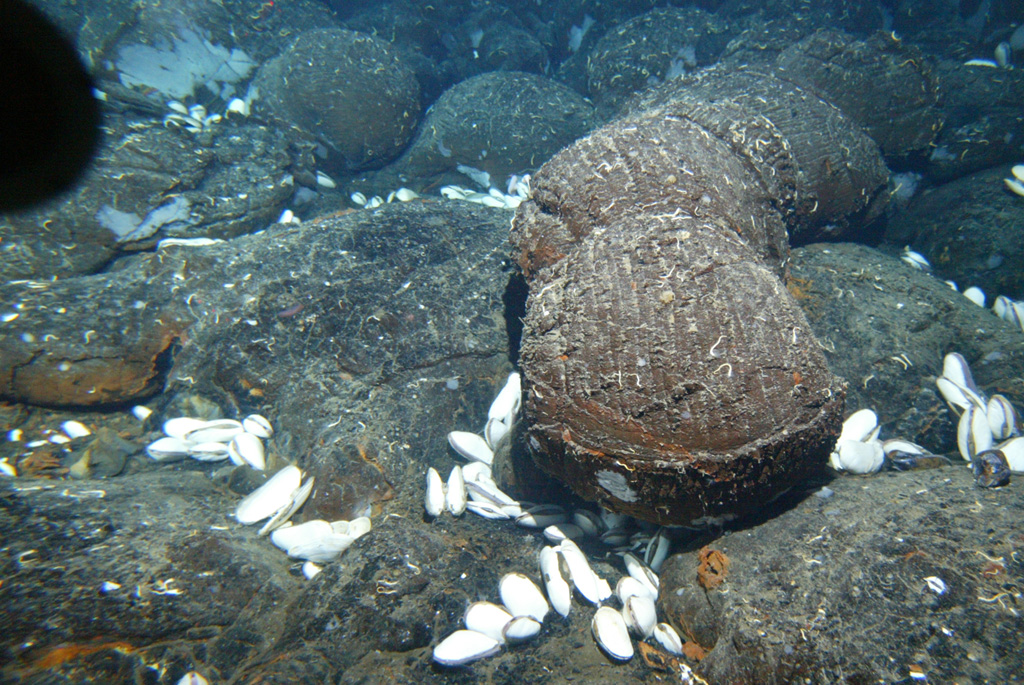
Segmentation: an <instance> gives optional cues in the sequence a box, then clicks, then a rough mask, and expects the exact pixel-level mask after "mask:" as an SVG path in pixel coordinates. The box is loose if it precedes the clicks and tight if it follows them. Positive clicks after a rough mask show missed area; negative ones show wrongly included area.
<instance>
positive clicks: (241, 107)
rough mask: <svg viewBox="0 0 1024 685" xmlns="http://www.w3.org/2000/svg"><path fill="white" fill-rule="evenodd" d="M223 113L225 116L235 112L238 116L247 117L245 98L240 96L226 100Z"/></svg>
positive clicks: (247, 107) (247, 106)
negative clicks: (226, 103) (225, 107)
mask: <svg viewBox="0 0 1024 685" xmlns="http://www.w3.org/2000/svg"><path fill="white" fill-rule="evenodd" d="M224 114H225V116H230V115H232V114H237V115H239V116H243V117H247V116H249V105H248V104H246V102H245V100H243V99H242V98H232V99H231V100H230V101H229V102H228V106H227V109H225V110H224Z"/></svg>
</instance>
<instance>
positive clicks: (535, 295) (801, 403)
mask: <svg viewBox="0 0 1024 685" xmlns="http://www.w3.org/2000/svg"><path fill="white" fill-rule="evenodd" d="M645 104H646V107H645V108H644V109H641V110H640V111H638V112H636V113H634V114H632V115H631V116H629V117H627V118H624V119H621V120H618V121H615V122H612V123H611V124H609V125H607V126H606V127H604V128H602V129H599V130H598V131H596V132H595V133H594V134H592V135H591V136H589V137H588V138H586V139H583V140H581V141H578V142H577V143H576V144H574V145H573V146H572V147H570V148H568V149H566V150H564V151H563V152H561V153H559V154H558V155H556V156H555V157H554V158H553V159H552V160H551V161H549V162H548V163H547V164H546V165H545V166H544V167H543V168H542V169H541V171H540V172H539V173H538V174H537V176H536V177H535V183H534V196H533V200H532V201H531V202H529V203H526V204H524V205H523V206H522V207H521V208H520V211H519V213H518V214H517V216H516V221H515V225H514V229H513V245H514V249H513V252H514V255H515V259H516V260H517V262H518V264H519V266H520V268H521V269H522V272H523V274H524V276H525V277H526V280H527V283H528V285H529V288H530V299H529V302H528V305H527V315H526V319H525V330H524V335H523V345H522V353H521V354H522V359H521V363H522V368H523V371H524V373H525V378H526V381H527V390H526V410H527V414H528V417H529V421H530V428H529V438H528V441H529V444H530V447H531V448H532V452H533V455H534V458H535V460H536V461H538V463H539V464H540V465H541V467H542V468H543V469H545V470H546V471H548V472H549V473H551V474H553V475H555V476H557V477H558V478H560V479H562V480H564V481H565V482H567V483H568V484H569V485H570V486H571V487H572V488H573V489H574V490H575V491H576V492H577V493H579V494H580V495H581V496H583V497H585V498H587V499H591V500H598V501H600V502H601V503H602V504H603V505H605V506H607V507H610V508H612V509H615V510H617V511H622V512H625V513H629V514H631V515H633V516H636V517H638V518H643V519H647V520H650V521H656V522H659V523H663V524H667V523H682V522H686V521H690V520H694V519H698V518H701V517H704V516H714V515H720V514H725V513H744V512H748V511H751V510H755V509H757V508H758V507H760V506H763V505H764V503H765V502H767V501H769V500H770V499H771V498H772V497H774V496H776V495H778V494H779V493H781V492H783V491H784V490H786V489H788V488H790V487H792V485H793V484H794V483H796V482H798V481H799V480H800V479H802V478H804V477H806V476H808V475H810V474H812V473H813V472H814V471H816V470H817V469H819V468H820V467H821V466H822V464H823V462H824V458H825V455H827V453H828V451H829V449H830V448H831V446H832V443H833V442H834V439H835V435H836V431H837V428H838V426H839V423H840V420H841V414H842V409H843V396H844V393H845V387H844V384H843V383H842V381H840V380H839V379H837V378H836V377H835V376H833V375H832V374H831V373H830V372H829V370H828V367H827V365H826V363H825V359H824V357H823V355H822V352H821V350H820V348H819V347H818V343H817V341H816V340H815V338H814V334H813V333H812V332H811V330H810V328H809V326H808V325H807V322H806V320H805V319H804V317H803V315H802V313H801V312H800V311H799V308H798V306H797V305H796V303H795V302H794V300H793V299H792V297H791V296H790V295H789V293H788V292H787V291H786V289H785V288H784V287H783V285H782V282H781V280H780V279H779V275H780V273H781V272H782V271H783V269H784V264H785V261H786V259H787V257H788V242H787V228H788V227H793V228H796V227H800V226H807V225H814V224H818V223H828V224H830V225H831V224H839V223H841V222H843V221H844V220H845V219H846V218H847V217H850V216H852V215H856V216H858V217H861V218H863V217H866V216H870V215H871V214H872V213H873V212H875V211H877V206H878V204H879V203H878V202H876V200H877V198H878V196H879V193H880V191H881V189H882V188H883V184H884V182H885V178H886V173H885V168H884V165H883V164H882V161H881V157H880V155H879V152H878V148H877V147H876V146H875V145H874V144H873V143H872V142H871V140H870V139H868V138H867V137H866V136H865V135H864V134H863V133H861V132H860V131H859V129H858V128H857V127H856V126H855V125H854V124H853V123H852V122H851V121H850V120H849V119H846V118H845V117H843V116H842V114H841V113H840V112H839V111H838V110H836V109H835V108H834V107H831V106H830V105H828V104H826V103H824V102H822V101H821V100H820V99H818V98H817V97H815V96H813V95H811V94H809V93H807V92H805V91H803V90H802V89H800V88H799V87H796V86H793V85H792V84H789V83H787V82H785V81H782V80H780V79H777V78H774V77H773V76H771V75H770V74H768V73H756V72H736V73H725V72H723V71H712V73H711V74H710V75H708V76H705V77H702V78H700V79H683V80H680V81H678V82H673V83H671V84H669V85H668V86H667V87H666V89H664V90H663V91H661V92H658V93H656V94H655V95H653V96H651V97H649V98H648V99H647V102H646V103H645ZM798 198H799V201H798Z"/></svg>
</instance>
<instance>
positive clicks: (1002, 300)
mask: <svg viewBox="0 0 1024 685" xmlns="http://www.w3.org/2000/svg"><path fill="white" fill-rule="evenodd" d="M1012 308H1013V300H1011V299H1010V298H1008V297H1007V296H1006V295H999V296H998V297H996V300H995V302H993V303H992V311H993V312H994V313H995V315H996V316H998V317H999V318H1000V319H1003V320H1004V321H1009V319H1008V318H1007V316H1008V315H1009V312H1010V311H1011V310H1012Z"/></svg>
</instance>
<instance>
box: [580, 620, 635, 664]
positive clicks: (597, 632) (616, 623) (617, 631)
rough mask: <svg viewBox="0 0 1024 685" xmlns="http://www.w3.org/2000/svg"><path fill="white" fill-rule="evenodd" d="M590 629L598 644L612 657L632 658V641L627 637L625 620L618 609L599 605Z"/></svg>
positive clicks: (622, 659)
mask: <svg viewBox="0 0 1024 685" xmlns="http://www.w3.org/2000/svg"><path fill="white" fill-rule="evenodd" d="M590 629H591V631H592V632H593V634H594V640H596V641H597V644H598V646H600V647H601V649H602V650H604V652H605V654H607V655H608V656H610V657H611V658H612V659H614V660H616V661H629V660H630V659H632V658H633V642H632V640H630V639H629V631H628V630H627V629H626V622H625V621H623V620H622V615H621V614H620V613H619V612H618V611H616V610H615V609H612V608H611V607H601V608H600V609H598V610H597V611H596V612H595V613H594V619H593V620H592V621H591V622H590Z"/></svg>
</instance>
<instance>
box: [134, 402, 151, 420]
mask: <svg viewBox="0 0 1024 685" xmlns="http://www.w3.org/2000/svg"><path fill="white" fill-rule="evenodd" d="M152 414H153V410H152V409H150V408H149V407H145V406H143V405H141V404H137V405H135V406H134V407H132V416H134V417H135V418H137V419H138V420H139V421H145V420H146V419H148V418H149V417H150V416H151V415H152Z"/></svg>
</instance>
